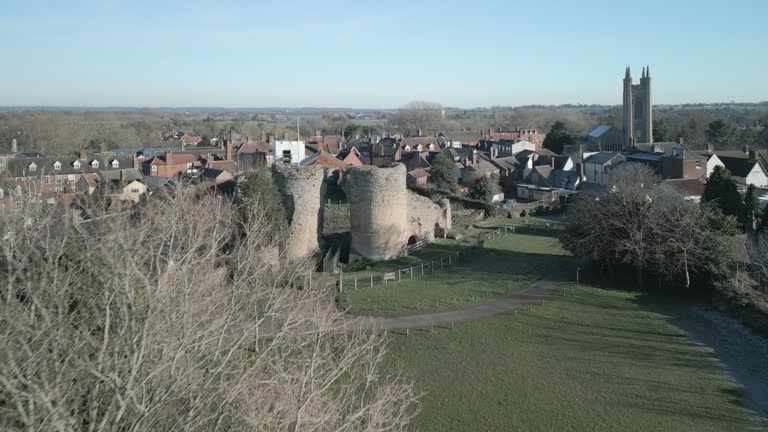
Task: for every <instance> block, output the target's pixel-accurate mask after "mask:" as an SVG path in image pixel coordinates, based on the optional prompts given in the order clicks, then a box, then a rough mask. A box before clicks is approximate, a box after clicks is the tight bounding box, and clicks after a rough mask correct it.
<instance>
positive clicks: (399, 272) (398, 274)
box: [397, 269, 403, 282]
mask: <svg viewBox="0 0 768 432" xmlns="http://www.w3.org/2000/svg"><path fill="white" fill-rule="evenodd" d="M401 274H403V272H401V271H400V269H397V281H398V282H400V280H401V279H400V275H401Z"/></svg>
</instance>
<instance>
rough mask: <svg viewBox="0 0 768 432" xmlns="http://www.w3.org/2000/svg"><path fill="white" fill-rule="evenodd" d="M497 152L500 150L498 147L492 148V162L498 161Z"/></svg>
mask: <svg viewBox="0 0 768 432" xmlns="http://www.w3.org/2000/svg"><path fill="white" fill-rule="evenodd" d="M497 151H498V150H496V147H491V160H495V159H496V156H497V154H496V153H497Z"/></svg>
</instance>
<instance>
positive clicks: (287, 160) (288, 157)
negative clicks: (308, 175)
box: [283, 150, 291, 164]
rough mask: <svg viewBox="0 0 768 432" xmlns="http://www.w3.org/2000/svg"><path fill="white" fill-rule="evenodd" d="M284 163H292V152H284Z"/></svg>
mask: <svg viewBox="0 0 768 432" xmlns="http://www.w3.org/2000/svg"><path fill="white" fill-rule="evenodd" d="M283 163H286V164H289V163H291V151H290V150H283Z"/></svg>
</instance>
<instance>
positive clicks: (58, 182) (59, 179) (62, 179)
mask: <svg viewBox="0 0 768 432" xmlns="http://www.w3.org/2000/svg"><path fill="white" fill-rule="evenodd" d="M62 181H64V178H63V176H60V175H57V176H56V184H61V182H62Z"/></svg>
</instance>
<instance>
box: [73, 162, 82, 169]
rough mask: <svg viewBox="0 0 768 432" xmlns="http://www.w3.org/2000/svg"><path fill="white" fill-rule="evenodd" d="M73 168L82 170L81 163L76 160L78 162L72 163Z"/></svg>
mask: <svg viewBox="0 0 768 432" xmlns="http://www.w3.org/2000/svg"><path fill="white" fill-rule="evenodd" d="M72 168H74V169H80V161H77V160H76V161H74V162H73V163H72Z"/></svg>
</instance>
